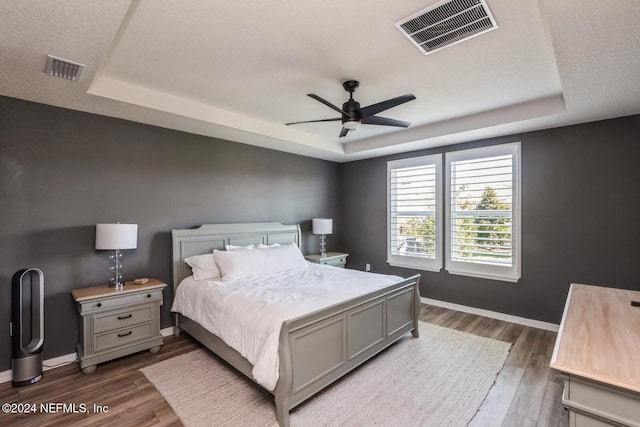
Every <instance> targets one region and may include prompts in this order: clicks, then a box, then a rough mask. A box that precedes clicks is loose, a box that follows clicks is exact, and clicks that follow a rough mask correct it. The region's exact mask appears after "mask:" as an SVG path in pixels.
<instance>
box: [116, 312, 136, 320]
mask: <svg viewBox="0 0 640 427" xmlns="http://www.w3.org/2000/svg"><path fill="white" fill-rule="evenodd" d="M132 317H133V314H131V313H129V314H127V315H126V316H118V320H124V319H131V318H132Z"/></svg>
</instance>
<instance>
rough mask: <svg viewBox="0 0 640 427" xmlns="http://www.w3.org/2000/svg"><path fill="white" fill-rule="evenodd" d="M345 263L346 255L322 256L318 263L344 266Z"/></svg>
mask: <svg viewBox="0 0 640 427" xmlns="http://www.w3.org/2000/svg"><path fill="white" fill-rule="evenodd" d="M346 263H347V257H346V256H341V257H334V258H330V259H327V258H324V259H321V260H320V264H326V265H334V266H337V267H344V265H345V264H346Z"/></svg>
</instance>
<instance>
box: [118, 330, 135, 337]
mask: <svg viewBox="0 0 640 427" xmlns="http://www.w3.org/2000/svg"><path fill="white" fill-rule="evenodd" d="M132 333H133V331H129V332H125V333H124V334H118V337H119V338H123V337H128V336H129V335H131V334H132Z"/></svg>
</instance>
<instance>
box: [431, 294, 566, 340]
mask: <svg viewBox="0 0 640 427" xmlns="http://www.w3.org/2000/svg"><path fill="white" fill-rule="evenodd" d="M420 300H421V301H422V302H423V303H424V304H429V305H435V306H437V307H443V308H448V309H451V310H456V311H461V312H463V313H469V314H476V315H478V316H484V317H489V318H491V319H497V320H504V321H505V322H511V323H516V324H518V325H523V326H530V327H532V328H538V329H544V330H545V331H552V332H558V330H559V329H560V325H556V324H555V323H548V322H543V321H540V320H534V319H527V318H526V317H519V316H513V315H511V314H505V313H499V312H497V311H491V310H484V309H482V308H475V307H469V306H466V305H460V304H454V303H451V302H446V301H439V300H437V299H431V298H424V297H421V298H420Z"/></svg>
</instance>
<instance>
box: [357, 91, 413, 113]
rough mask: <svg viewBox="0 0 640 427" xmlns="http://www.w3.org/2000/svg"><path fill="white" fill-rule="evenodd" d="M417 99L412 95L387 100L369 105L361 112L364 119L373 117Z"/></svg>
mask: <svg viewBox="0 0 640 427" xmlns="http://www.w3.org/2000/svg"><path fill="white" fill-rule="evenodd" d="M414 99H416V97H415V96H413V95H412V94H410V93H409V94H407V95H402V96H398V97H396V98H391V99H387V100H386V101H382V102H378V103H377V104H372V105H369V106H368V107H364V108H363V109H362V110H361V113H362V118H366V117H371V116H373V115H374V114H378V113H379V112H381V111H384V110H388V109H389V108H393V107H397V106H398V105H400V104H404V103H405V102H409V101H413V100H414Z"/></svg>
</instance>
